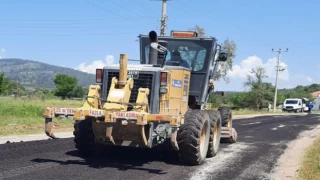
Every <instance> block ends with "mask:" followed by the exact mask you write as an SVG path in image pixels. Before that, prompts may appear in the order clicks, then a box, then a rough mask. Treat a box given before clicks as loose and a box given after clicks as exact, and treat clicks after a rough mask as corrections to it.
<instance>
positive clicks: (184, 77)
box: [159, 69, 190, 116]
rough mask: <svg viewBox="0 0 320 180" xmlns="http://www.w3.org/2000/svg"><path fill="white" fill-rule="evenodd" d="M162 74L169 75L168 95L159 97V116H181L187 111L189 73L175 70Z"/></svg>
mask: <svg viewBox="0 0 320 180" xmlns="http://www.w3.org/2000/svg"><path fill="white" fill-rule="evenodd" d="M164 72H167V73H168V74H169V76H168V78H169V81H168V86H167V87H166V88H167V89H168V93H166V94H164V95H161V96H160V113H159V114H161V115H172V116H183V115H184V114H185V113H186V112H187V109H188V96H189V82H190V71H187V70H179V69H177V70H167V71H164ZM178 82H180V83H178Z"/></svg>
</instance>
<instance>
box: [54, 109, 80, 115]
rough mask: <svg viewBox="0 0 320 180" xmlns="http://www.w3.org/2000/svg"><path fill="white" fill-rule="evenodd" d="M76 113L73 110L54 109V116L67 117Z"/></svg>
mask: <svg viewBox="0 0 320 180" xmlns="http://www.w3.org/2000/svg"><path fill="white" fill-rule="evenodd" d="M75 111H76V109H75V108H55V113H56V114H67V115H73V113H74V112H75Z"/></svg>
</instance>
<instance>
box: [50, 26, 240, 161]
mask: <svg viewBox="0 0 320 180" xmlns="http://www.w3.org/2000/svg"><path fill="white" fill-rule="evenodd" d="M139 38H140V64H136V65H134V64H129V65H128V57H127V55H126V54H121V55H120V62H119V64H117V65H108V66H106V67H104V68H102V69H97V70H96V84H93V85H91V86H90V87H89V93H88V96H87V99H86V102H85V103H84V105H83V106H82V107H81V108H74V109H73V108H54V107H53V108H52V107H50V108H46V109H45V110H44V117H45V132H46V134H47V135H48V136H49V137H52V138H56V137H55V135H54V134H53V131H52V118H53V117H57V116H61V115H66V116H73V119H74V121H75V123H74V142H75V147H76V148H77V149H78V150H79V151H80V152H81V153H83V154H85V155H90V154H92V153H93V152H94V147H95V144H104V145H109V146H131V147H142V148H143V147H144V148H153V147H156V146H159V145H163V144H167V145H169V146H170V148H172V149H173V150H176V151H178V152H179V157H180V159H181V160H182V161H183V162H184V163H186V164H190V165H198V164H202V163H203V162H204V161H205V159H206V158H207V157H213V156H215V155H216V154H217V152H218V150H219V146H220V142H228V143H234V142H236V140H237V133H236V131H235V130H234V128H232V111H231V109H230V108H228V107H220V108H219V109H218V110H213V109H207V108H206V104H207V101H208V99H209V95H212V94H216V95H223V94H224V93H223V92H215V91H214V81H213V79H214V77H215V74H216V71H217V68H218V65H219V63H220V62H224V61H226V60H227V53H226V52H224V51H222V49H221V46H220V45H218V44H217V41H216V39H215V38H212V37H198V34H197V33H196V32H190V31H171V35H170V36H159V37H158V36H157V33H156V32H155V31H151V32H150V33H149V35H140V36H139Z"/></svg>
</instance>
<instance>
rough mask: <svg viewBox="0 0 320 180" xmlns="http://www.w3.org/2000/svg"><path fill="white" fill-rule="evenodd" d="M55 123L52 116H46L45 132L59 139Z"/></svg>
mask: <svg viewBox="0 0 320 180" xmlns="http://www.w3.org/2000/svg"><path fill="white" fill-rule="evenodd" d="M52 129H53V123H52V118H46V120H45V133H46V135H47V136H49V137H51V138H52V139H58V138H57V137H56V136H55V135H54V133H53V131H52Z"/></svg>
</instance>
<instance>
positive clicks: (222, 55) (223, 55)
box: [217, 52, 228, 61]
mask: <svg viewBox="0 0 320 180" xmlns="http://www.w3.org/2000/svg"><path fill="white" fill-rule="evenodd" d="M227 59H228V54H227V53H226V52H220V53H219V57H218V60H217V61H227Z"/></svg>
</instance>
